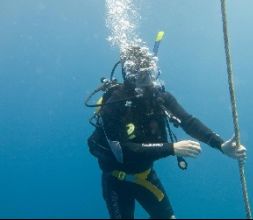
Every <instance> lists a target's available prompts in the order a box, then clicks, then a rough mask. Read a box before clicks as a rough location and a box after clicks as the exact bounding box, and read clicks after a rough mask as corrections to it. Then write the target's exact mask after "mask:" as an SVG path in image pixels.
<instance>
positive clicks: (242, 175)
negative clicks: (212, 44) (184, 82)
mask: <svg viewBox="0 0 253 220" xmlns="http://www.w3.org/2000/svg"><path fill="white" fill-rule="evenodd" d="M221 11H222V21H223V33H224V43H225V52H226V62H227V73H228V83H229V92H230V101H231V107H232V115H233V122H234V132H235V139H236V146H237V147H239V146H240V130H239V124H238V113H237V108H236V99H235V90H234V81H233V71H232V62H231V53H230V46H229V37H228V28H227V14H226V0H221ZM238 165H239V170H240V180H241V186H242V192H243V200H244V204H245V210H246V217H247V218H248V219H252V215H251V210H250V204H249V197H248V191H247V182H246V177H245V173H244V165H243V163H240V162H239V160H238Z"/></svg>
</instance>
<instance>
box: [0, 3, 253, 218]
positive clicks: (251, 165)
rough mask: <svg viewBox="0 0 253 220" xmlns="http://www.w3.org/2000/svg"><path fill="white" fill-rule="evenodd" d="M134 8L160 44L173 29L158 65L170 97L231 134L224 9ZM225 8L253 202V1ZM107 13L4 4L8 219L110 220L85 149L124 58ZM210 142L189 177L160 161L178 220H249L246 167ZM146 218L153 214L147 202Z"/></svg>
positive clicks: (1, 117) (0, 210)
mask: <svg viewBox="0 0 253 220" xmlns="http://www.w3.org/2000/svg"><path fill="white" fill-rule="evenodd" d="M134 2H135V3H136V7H138V9H139V11H140V14H141V17H142V19H141V22H140V24H139V27H138V32H139V35H140V36H141V38H142V39H143V40H144V41H146V42H147V44H148V46H149V47H150V48H152V47H153V44H154V38H155V35H156V33H157V32H158V31H160V30H163V31H165V34H166V35H165V38H164V40H163V42H162V43H161V46H160V51H159V65H160V68H161V70H162V74H161V79H163V80H164V81H165V85H166V89H167V90H168V91H170V92H171V93H172V94H173V95H174V96H175V97H176V98H177V100H178V101H179V103H181V104H182V105H183V106H184V107H185V109H186V110H187V111H188V112H189V113H191V114H193V115H195V116H196V117H198V118H199V119H200V120H202V121H203V122H204V123H205V124H206V125H208V127H210V128H211V129H213V130H214V131H216V132H217V133H218V134H220V135H221V136H222V137H223V138H224V139H228V138H230V137H231V136H232V134H233V124H232V117H231V108H230V98H229V94H228V83H227V75H226V63H225V53H224V43H223V33H222V20H221V10H220V1H219V0H213V1H208V0H190V1H187V0H153V1H152V0H136V1H134ZM227 3H228V4H227V6H228V8H227V11H228V25H229V32H230V37H231V49H232V59H233V68H234V74H235V76H234V80H235V88H236V95H237V107H238V112H239V125H240V129H241V142H242V144H244V145H245V146H246V147H247V149H248V159H247V161H246V164H245V171H246V175H247V180H248V190H249V192H248V193H249V199H250V201H251V203H252V202H253V138H252V136H251V135H252V131H253V119H252V115H251V114H252V109H253V98H252V96H251V95H253V88H252V83H253V75H252V69H253V61H252V51H253V29H252V23H253V1H252V0H244V1H239V0H237V1H236V0H235V1H227ZM105 12H106V11H105V2H104V0H71V1H70V0H53V1H52V0H0V218H108V213H107V210H106V206H105V203H104V201H103V198H102V193H101V183H100V177H101V171H100V170H99V168H98V165H97V161H96V159H95V158H94V157H93V156H91V154H90V153H89V151H88V147H87V144H86V141H87V138H88V136H89V135H90V134H91V133H92V131H93V127H92V126H91V125H90V124H89V123H88V119H89V117H90V116H91V115H92V113H93V111H94V109H89V108H86V107H84V98H85V97H87V96H88V95H89V94H90V93H91V92H92V91H93V90H94V89H95V88H96V86H98V85H99V82H100V78H101V77H102V76H109V74H110V71H111V68H112V67H113V65H114V64H115V63H116V62H117V61H118V59H119V50H118V48H116V47H112V46H111V45H110V43H109V42H108V41H107V40H106V39H107V37H108V30H107V28H106V26H105V17H106V13H105ZM117 77H118V78H119V79H121V76H120V71H118V72H117ZM173 130H174V132H175V133H176V134H177V135H178V138H179V139H184V138H187V139H189V138H190V137H189V136H187V135H186V134H185V133H184V132H183V131H181V130H180V129H173ZM201 146H202V150H203V151H202V154H201V155H200V156H199V157H198V158H197V159H187V161H188V164H189V168H188V170H187V171H181V170H180V169H179V168H178V167H177V162H176V159H175V158H174V157H169V158H165V159H163V160H160V161H157V162H156V164H155V167H156V170H157V172H158V175H159V176H160V178H161V181H162V182H163V184H164V186H165V188H166V190H167V193H168V195H169V198H170V201H171V203H172V205H173V208H174V211H175V214H176V216H177V218H244V217H245V212H244V204H243V200H242V193H241V185H240V180H239V171H238V164H237V162H236V161H235V160H232V159H230V158H228V157H226V156H224V155H222V154H221V153H220V152H218V151H217V150H214V149H212V148H211V147H209V146H207V145H205V144H202V145H201ZM136 217H137V218H147V217H148V215H147V213H146V212H145V211H144V210H143V209H142V208H141V207H140V206H139V205H138V204H137V206H136Z"/></svg>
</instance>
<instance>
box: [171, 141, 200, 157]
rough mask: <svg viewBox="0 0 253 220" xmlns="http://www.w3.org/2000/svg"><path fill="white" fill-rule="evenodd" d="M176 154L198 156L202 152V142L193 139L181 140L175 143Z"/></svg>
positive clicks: (179, 155)
mask: <svg viewBox="0 0 253 220" xmlns="http://www.w3.org/2000/svg"><path fill="white" fill-rule="evenodd" d="M173 147H174V153H175V156H178V157H193V158H195V157H197V156H198V155H199V153H200V152H201V148H200V144H199V143H198V142H195V141H191V140H184V141H179V142H176V143H174V144H173Z"/></svg>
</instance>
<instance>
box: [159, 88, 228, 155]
mask: <svg viewBox="0 0 253 220" xmlns="http://www.w3.org/2000/svg"><path fill="white" fill-rule="evenodd" d="M163 100H164V105H165V107H167V108H168V109H169V110H170V111H171V113H172V114H173V115H175V116H176V117H177V118H179V119H180V121H181V125H180V126H181V127H182V128H183V129H184V131H185V132H186V133H187V134H189V135H190V136H192V137H193V138H196V139H197V140H199V141H202V142H204V143H206V144H208V145H209V146H211V147H213V148H217V149H219V150H220V151H222V150H221V145H222V144H223V143H224V140H223V139H222V138H221V137H220V136H219V135H217V134H216V133H214V132H213V131H212V130H211V129H209V128H208V127H207V126H206V125H204V124H203V123H202V122H201V121H200V120H199V119H197V118H195V117H193V116H192V115H190V114H189V113H187V112H186V111H185V110H184V108H183V107H182V106H181V105H180V104H179V103H178V102H177V100H176V99H175V98H174V96H173V95H171V94H170V93H168V92H165V93H163Z"/></svg>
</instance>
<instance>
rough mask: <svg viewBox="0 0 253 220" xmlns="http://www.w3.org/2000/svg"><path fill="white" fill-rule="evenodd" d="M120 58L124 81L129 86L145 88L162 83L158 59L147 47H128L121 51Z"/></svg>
mask: <svg viewBox="0 0 253 220" xmlns="http://www.w3.org/2000/svg"><path fill="white" fill-rule="evenodd" d="M120 58H121V63H122V73H123V78H124V83H125V85H127V86H128V87H130V88H133V89H137V90H138V89H139V90H144V89H147V88H154V87H156V86H158V84H160V83H159V81H158V80H157V77H158V68H157V59H156V58H155V57H154V56H153V54H152V53H150V52H149V50H148V48H147V47H139V46H130V47H127V48H126V49H125V50H123V51H121V57H120ZM159 86H160V85H159Z"/></svg>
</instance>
